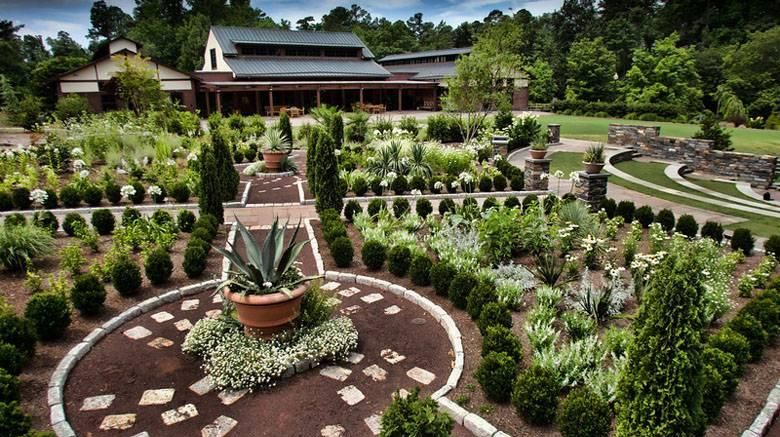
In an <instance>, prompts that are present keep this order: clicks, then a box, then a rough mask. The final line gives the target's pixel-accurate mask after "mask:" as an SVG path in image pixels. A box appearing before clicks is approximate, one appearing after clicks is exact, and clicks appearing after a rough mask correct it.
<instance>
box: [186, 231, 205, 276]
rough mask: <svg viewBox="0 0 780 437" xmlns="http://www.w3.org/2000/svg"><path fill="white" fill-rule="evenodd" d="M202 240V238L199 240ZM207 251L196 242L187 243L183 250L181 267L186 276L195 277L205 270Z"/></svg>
mask: <svg viewBox="0 0 780 437" xmlns="http://www.w3.org/2000/svg"><path fill="white" fill-rule="evenodd" d="M200 241H203V240H200ZM206 257H207V253H206V251H205V250H204V249H203V247H202V246H199V245H197V244H193V245H191V246H190V245H189V244H188V245H187V248H186V249H185V250H184V261H182V267H183V269H184V273H185V274H186V275H187V277H188V278H190V279H192V278H197V277H199V276H200V275H201V274H203V271H204V270H206Z"/></svg>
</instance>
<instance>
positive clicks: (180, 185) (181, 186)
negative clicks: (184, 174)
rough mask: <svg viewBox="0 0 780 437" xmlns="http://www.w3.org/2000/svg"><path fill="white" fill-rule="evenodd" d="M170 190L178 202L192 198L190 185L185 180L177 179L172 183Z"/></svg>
mask: <svg viewBox="0 0 780 437" xmlns="http://www.w3.org/2000/svg"><path fill="white" fill-rule="evenodd" d="M169 191H170V195H171V197H173V200H175V201H176V203H187V201H189V200H190V194H191V193H190V187H188V186H187V184H185V183H184V182H181V181H177V182H174V183H172V184H171V186H170V190H169Z"/></svg>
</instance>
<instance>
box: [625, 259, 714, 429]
mask: <svg viewBox="0 0 780 437" xmlns="http://www.w3.org/2000/svg"><path fill="white" fill-rule="evenodd" d="M694 250H695V248H692V247H688V248H687V249H685V250H675V251H673V252H671V253H670V254H669V255H668V256H667V258H666V259H665V260H664V261H663V262H662V263H661V264H660V265H659V266H658V269H657V270H656V272H655V273H654V274H653V277H652V279H651V280H650V284H649V286H648V288H647V289H646V290H647V291H645V292H644V293H645V294H644V295H643V297H642V306H641V307H640V309H639V315H638V317H637V320H636V322H635V324H634V331H635V338H634V342H633V344H632V346H631V348H630V349H629V352H628V356H629V361H628V365H627V368H626V369H625V372H624V377H623V378H622V380H621V382H620V385H619V386H618V404H617V411H618V420H617V436H618V437H629V436H631V437H664V436H679V437H693V436H700V435H703V434H704V427H705V417H704V413H703V411H702V380H701V378H700V375H701V370H702V362H701V351H702V344H701V337H702V333H703V330H704V328H705V323H704V317H703V314H702V309H703V305H702V297H703V294H704V287H703V286H702V280H703V274H702V272H703V271H704V266H703V265H702V263H701V262H700V261H699V260H697V258H696V256H695V253H694Z"/></svg>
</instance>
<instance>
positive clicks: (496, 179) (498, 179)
mask: <svg viewBox="0 0 780 437" xmlns="http://www.w3.org/2000/svg"><path fill="white" fill-rule="evenodd" d="M493 188H495V189H496V191H504V190H505V189H506V177H505V176H504V175H502V174H497V175H495V176H493Z"/></svg>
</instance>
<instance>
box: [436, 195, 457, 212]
mask: <svg viewBox="0 0 780 437" xmlns="http://www.w3.org/2000/svg"><path fill="white" fill-rule="evenodd" d="M448 212H455V201H454V200H452V199H450V198H447V199H441V201H439V215H444V214H446V213H448Z"/></svg>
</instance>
